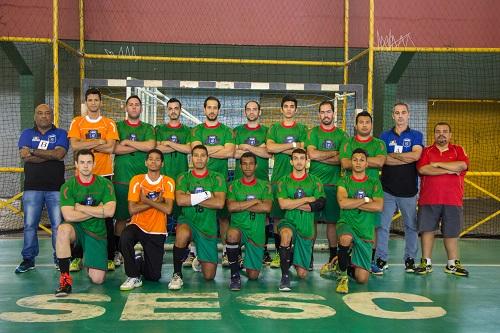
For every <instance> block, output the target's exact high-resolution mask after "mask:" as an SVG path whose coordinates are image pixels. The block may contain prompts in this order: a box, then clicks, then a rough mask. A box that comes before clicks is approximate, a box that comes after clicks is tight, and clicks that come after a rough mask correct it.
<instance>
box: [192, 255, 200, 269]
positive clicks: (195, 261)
mask: <svg viewBox="0 0 500 333" xmlns="http://www.w3.org/2000/svg"><path fill="white" fill-rule="evenodd" d="M191 267H192V268H193V271H195V272H201V263H200V261H199V260H198V257H194V259H193V262H192V263H191Z"/></svg>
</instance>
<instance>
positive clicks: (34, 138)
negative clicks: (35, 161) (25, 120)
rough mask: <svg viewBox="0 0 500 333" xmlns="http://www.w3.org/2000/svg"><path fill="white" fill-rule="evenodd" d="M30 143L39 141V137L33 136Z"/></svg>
mask: <svg viewBox="0 0 500 333" xmlns="http://www.w3.org/2000/svg"><path fill="white" fill-rule="evenodd" d="M31 141H40V137H39V136H34V137H33V139H31Z"/></svg>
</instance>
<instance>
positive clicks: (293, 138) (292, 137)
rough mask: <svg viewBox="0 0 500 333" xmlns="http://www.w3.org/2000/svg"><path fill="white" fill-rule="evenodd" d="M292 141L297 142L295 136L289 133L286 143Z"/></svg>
mask: <svg viewBox="0 0 500 333" xmlns="http://www.w3.org/2000/svg"><path fill="white" fill-rule="evenodd" d="M292 142H295V137H294V136H292V135H289V136H287V137H286V138H285V142H284V143H292Z"/></svg>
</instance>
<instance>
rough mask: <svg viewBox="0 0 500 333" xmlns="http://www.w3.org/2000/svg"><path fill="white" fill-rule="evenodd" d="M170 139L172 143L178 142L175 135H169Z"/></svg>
mask: <svg viewBox="0 0 500 333" xmlns="http://www.w3.org/2000/svg"><path fill="white" fill-rule="evenodd" d="M170 141H171V142H173V143H177V142H179V138H178V137H177V135H171V136H170Z"/></svg>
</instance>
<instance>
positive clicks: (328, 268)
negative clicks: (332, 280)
mask: <svg viewBox="0 0 500 333" xmlns="http://www.w3.org/2000/svg"><path fill="white" fill-rule="evenodd" d="M337 260H338V258H337V256H335V257H333V259H332V261H329V262H327V263H326V264H323V266H321V268H320V269H319V275H326V274H328V273H336V269H337V268H338V265H337Z"/></svg>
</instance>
